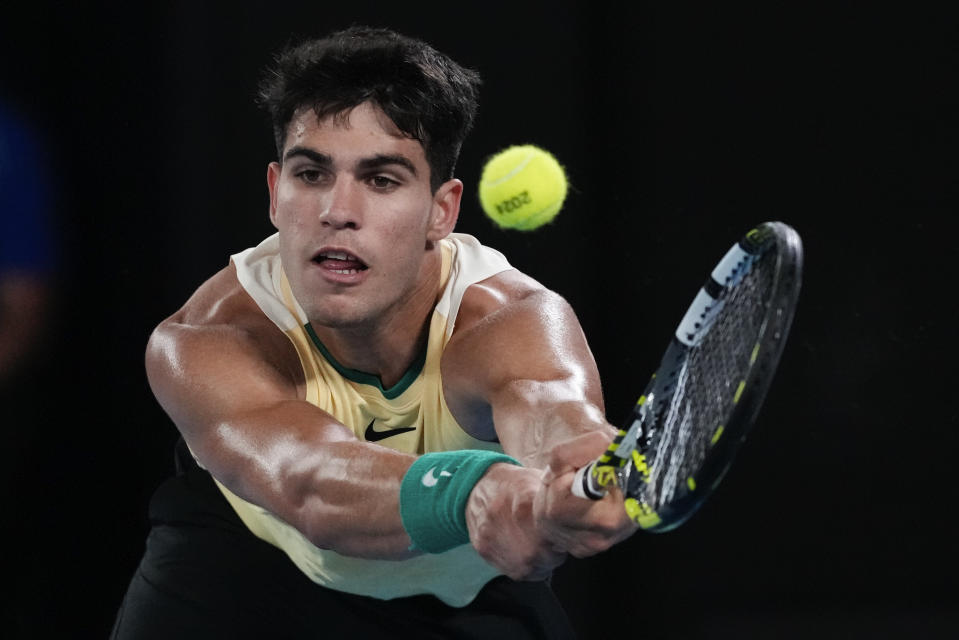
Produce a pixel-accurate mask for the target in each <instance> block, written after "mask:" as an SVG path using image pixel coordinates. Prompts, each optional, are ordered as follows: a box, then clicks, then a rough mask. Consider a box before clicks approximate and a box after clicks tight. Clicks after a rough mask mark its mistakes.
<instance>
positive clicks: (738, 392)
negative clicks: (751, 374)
mask: <svg viewBox="0 0 959 640" xmlns="http://www.w3.org/2000/svg"><path fill="white" fill-rule="evenodd" d="M745 388H746V381H745V380H740V381H739V387H737V388H736V395H734V396H733V404H736V403H738V402H739V398H740V396H742V395H743V389H745Z"/></svg>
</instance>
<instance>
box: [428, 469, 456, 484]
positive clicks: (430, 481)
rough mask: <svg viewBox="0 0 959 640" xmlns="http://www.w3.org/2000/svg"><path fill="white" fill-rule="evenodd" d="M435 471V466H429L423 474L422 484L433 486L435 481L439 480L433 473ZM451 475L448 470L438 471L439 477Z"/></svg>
mask: <svg viewBox="0 0 959 640" xmlns="http://www.w3.org/2000/svg"><path fill="white" fill-rule="evenodd" d="M434 471H436V467H430V470H429V471H427V472H426V473H424V474H423V486H424V487H435V486H436V483H437V482H439V481H440V479H439V478H437V477H436V475H435V474H434V473H433V472H434ZM451 475H453V474H452V473H450V472H449V471H440V477H443V476H451Z"/></svg>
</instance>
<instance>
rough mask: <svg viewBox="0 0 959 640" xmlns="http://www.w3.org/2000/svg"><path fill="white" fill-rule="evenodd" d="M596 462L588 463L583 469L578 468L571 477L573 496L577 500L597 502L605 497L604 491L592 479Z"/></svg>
mask: <svg viewBox="0 0 959 640" xmlns="http://www.w3.org/2000/svg"><path fill="white" fill-rule="evenodd" d="M594 466H596V461H593V462H590V463H589V464H588V465H586V466H585V467H580V468H579V469H578V470H577V471H576V475H575V476H573V487H572V490H573V495H574V496H576V497H577V498H587V499H589V500H599V499H600V498H602V497H603V496H605V495H606V490H605V489H604V488H603V487H601V486H600V485H598V484H596V479H595V478H594V477H593V474H592V471H593V467H594Z"/></svg>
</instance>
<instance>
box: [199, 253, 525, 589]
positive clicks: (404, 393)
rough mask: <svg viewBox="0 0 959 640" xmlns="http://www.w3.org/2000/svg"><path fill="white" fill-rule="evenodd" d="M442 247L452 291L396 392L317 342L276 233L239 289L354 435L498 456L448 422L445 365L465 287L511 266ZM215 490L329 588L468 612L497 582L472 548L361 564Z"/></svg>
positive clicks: (249, 257) (400, 446)
mask: <svg viewBox="0 0 959 640" xmlns="http://www.w3.org/2000/svg"><path fill="white" fill-rule="evenodd" d="M440 248H441V254H442V272H441V274H442V275H441V277H442V282H443V283H444V284H443V289H442V294H441V296H440V299H439V301H438V303H437V304H436V307H435V308H434V310H433V314H432V317H431V320H430V328H429V338H428V344H427V348H426V352H425V353H424V354H422V355H421V356H420V357H419V358H418V359H417V360H416V361H415V362H414V363H413V365H412V366H411V367H410V369H409V370H408V371H407V372H406V374H405V375H404V376H403V377H402V378H401V379H400V381H399V382H397V383H396V384H395V385H393V386H392V387H390V388H383V386H382V385H381V384H380V381H379V379H378V378H377V377H376V376H372V375H370V374H366V373H363V372H360V371H356V370H353V369H349V368H347V367H344V366H343V365H341V364H340V363H338V362H336V361H335V360H334V359H333V357H332V355H330V353H329V352H328V351H327V349H326V347H325V346H324V345H323V344H322V343H321V342H320V341H319V339H318V338H317V336H316V334H315V333H314V332H313V330H312V328H311V327H310V325H309V322H308V319H307V318H306V315H305V314H304V312H303V309H302V308H301V307H300V305H299V304H298V303H297V301H296V299H295V298H294V297H293V293H292V291H291V290H290V285H289V282H288V281H287V278H286V275H285V274H284V272H283V268H282V265H281V263H280V256H279V238H278V235H276V234H274V235H272V236H270V237H269V238H267V239H266V240H264V241H263V242H262V243H260V244H259V245H258V246H256V247H253V248H251V249H247V250H246V251H243V252H241V253H238V254H236V255H234V256H232V260H233V263H234V265H235V266H236V272H237V277H238V278H239V281H240V284H241V285H242V286H243V288H244V289H245V290H246V291H247V293H249V294H250V296H252V297H253V299H254V301H256V303H257V305H259V307H260V309H261V310H262V311H263V313H265V314H266V315H267V316H268V317H269V318H270V320H272V321H273V322H274V323H275V324H276V326H277V327H279V328H280V330H281V331H283V332H284V333H285V334H286V335H287V337H288V338H289V339H290V341H291V342H292V343H293V345H294V347H295V348H296V351H297V354H298V355H299V358H300V363H301V364H302V366H303V373H304V375H305V376H306V400H307V401H308V402H310V403H311V404H313V405H315V406H317V407H319V408H320V409H322V410H324V411H326V412H327V413H329V414H330V415H332V416H333V417H334V418H336V419H337V420H338V421H340V422H342V423H343V424H344V425H346V426H347V427H349V428H350V429H352V430H353V433H354V434H356V437H357V438H359V439H360V440H373V441H376V442H377V443H378V444H380V445H382V446H386V447H389V448H392V449H394V450H396V451H401V452H403V453H410V454H423V453H427V452H431V451H450V450H456V449H489V450H495V451H499V450H500V449H501V448H500V446H499V445H498V444H497V443H491V442H484V441H481V440H477V439H475V438H473V437H471V436H470V435H468V434H467V433H466V432H464V431H463V429H462V428H461V427H460V426H459V425H458V424H457V423H456V420H455V419H454V418H453V416H452V415H451V414H450V411H449V408H448V407H447V406H446V401H445V399H444V397H443V383H442V379H441V376H440V359H441V357H442V354H443V349H444V348H445V346H446V344H447V342H448V341H449V339H450V336H451V335H452V333H453V328H454V326H455V322H456V314H457V312H458V310H459V306H460V302H461V300H462V299H463V294H464V293H465V292H466V289H467V288H468V287H469V286H470V285H472V284H474V283H476V282H479V281H481V280H485V279H486V278H489V277H490V276H493V275H495V274H497V273H501V272H503V271H506V270H508V269H510V268H511V267H510V265H509V263H508V262H507V261H506V258H505V257H504V256H503V255H502V254H501V253H499V252H498V251H495V250H493V249H490V248H488V247H485V246H483V245H481V244H480V243H479V242H478V241H477V240H476V239H475V238H473V237H472V236H469V235H465V234H452V235H451V236H450V237H448V238H446V239H444V240H443V241H441V243H440ZM367 436H369V437H367ZM217 485H218V486H219V488H220V490H221V491H222V492H223V494H224V495H225V496H226V498H227V500H228V501H229V503H230V504H231V505H232V507H233V509H234V510H235V511H236V513H237V515H239V517H240V519H241V520H242V521H243V522H244V524H246V526H247V527H248V528H249V529H250V531H251V532H253V534H254V535H256V536H257V537H259V538H261V539H263V540H265V541H267V542H269V543H270V544H273V545H274V546H276V547H278V548H279V549H281V550H282V551H284V552H285V553H286V554H287V555H288V556H289V557H290V559H291V560H292V561H293V563H294V564H296V566H297V567H299V569H300V570H301V571H303V573H305V574H306V575H307V576H308V577H309V578H310V579H311V580H313V581H314V582H316V583H318V584H321V585H323V586H325V587H329V588H331V589H337V590H339V591H345V592H348V593H354V594H359V595H365V596H372V597H375V598H381V599H392V598H398V597H404V596H410V595H418V594H432V595H434V596H436V597H437V598H439V599H440V600H442V601H443V602H445V603H447V604H449V605H451V606H455V607H461V606H465V605H467V604H469V603H470V601H472V600H473V598H474V597H475V596H476V594H477V593H478V592H479V590H480V589H482V587H483V586H484V585H485V584H486V583H487V582H488V581H489V580H491V579H492V578H494V577H495V576H496V575H498V572H497V571H496V570H495V569H494V568H493V567H491V566H490V565H488V564H487V563H486V562H485V561H484V560H483V559H482V558H481V557H480V556H479V554H477V553H476V551H475V550H474V549H473V547H472V546H470V545H468V544H466V545H461V546H459V547H456V548H454V549H451V550H450V551H447V552H445V553H441V554H434V555H422V556H417V557H415V558H411V559H408V560H373V559H366V558H355V557H349V556H344V555H342V554H339V553H336V552H335V551H331V550H327V549H320V548H318V547H316V546H314V545H313V544H311V543H310V542H309V541H308V540H307V539H306V537H305V536H303V534H301V533H300V532H299V531H298V530H296V529H295V528H293V527H292V526H290V525H288V524H287V523H285V522H283V521H282V520H280V519H279V518H277V517H276V516H274V515H273V514H271V513H270V512H269V511H267V510H265V509H262V508H260V507H258V506H256V505H254V504H251V503H249V502H247V501H245V500H243V499H241V498H239V497H238V496H236V495H234V494H233V493H232V492H230V491H229V489H227V488H226V487H224V486H223V485H222V484H220V483H219V482H217Z"/></svg>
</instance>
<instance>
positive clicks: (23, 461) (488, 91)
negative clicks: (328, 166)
mask: <svg viewBox="0 0 959 640" xmlns="http://www.w3.org/2000/svg"><path fill="white" fill-rule="evenodd" d="M755 4H756V5H757V6H752V5H751V4H750V5H738V4H736V5H730V3H717V6H712V7H702V6H698V5H686V4H683V3H629V4H628V5H627V4H625V3H624V4H622V5H620V4H618V3H596V2H593V3H586V2H572V1H570V0H565V1H554V2H550V3H542V4H524V3H519V2H513V3H503V4H499V3H495V2H484V3H478V2H459V3H449V4H447V5H446V6H433V5H429V8H427V6H424V7H419V6H417V5H414V4H409V5H408V4H395V3H389V4H387V3H378V2H363V1H361V0H356V1H354V2H351V3H347V6H340V5H337V6H332V5H329V4H327V3H300V2H282V3H278V2H273V3H255V4H254V3H242V2H232V3H222V4H215V3H192V2H171V3H168V5H167V6H166V7H164V8H162V9H160V8H157V9H148V8H142V7H141V8H137V9H130V8H129V7H128V6H127V5H125V4H119V3H118V4H117V5H115V6H108V5H104V4H99V3H97V4H88V5H87V6H85V7H83V8H79V7H68V6H60V5H59V4H55V3H52V2H40V3H32V4H31V6H30V8H25V7H18V8H16V9H12V10H9V9H5V10H4V11H3V18H2V20H0V60H2V69H3V76H2V84H0V92H2V94H3V95H4V97H5V98H6V99H8V100H13V101H14V102H16V103H17V104H19V105H20V107H21V108H22V110H24V111H25V112H26V113H28V114H29V115H30V117H31V118H32V120H33V121H34V124H35V125H36V126H37V127H38V128H39V129H40V130H41V132H42V136H43V142H42V144H43V146H44V147H45V149H46V151H47V152H48V156H49V158H50V164H49V172H48V176H49V184H50V188H51V189H52V190H54V191H55V193H56V194H57V200H58V207H57V210H56V215H57V225H56V228H57V231H58V239H59V243H60V244H59V246H60V254H59V255H60V258H59V268H58V271H57V274H58V275H57V279H56V292H57V297H56V300H55V306H54V308H53V309H52V310H51V313H50V314H48V317H45V318H42V319H38V322H42V323H43V330H44V339H43V341H42V344H41V345H40V347H39V350H38V352H37V354H38V356H37V358H35V360H34V362H33V363H32V364H31V365H29V366H28V367H26V369H25V370H23V371H22V372H21V373H20V375H18V377H17V378H16V379H15V380H14V381H13V382H11V383H9V384H8V386H7V388H5V389H4V390H3V392H2V393H3V397H2V399H3V406H2V409H0V410H2V411H3V414H2V418H0V424H2V425H3V430H4V432H5V440H6V441H7V443H8V445H7V446H8V447H9V448H8V449H7V452H6V455H5V456H4V457H5V458H6V460H7V464H5V465H4V467H5V470H6V475H5V478H4V485H5V490H4V491H5V494H4V495H5V496H7V495H8V494H9V498H7V499H5V505H4V506H5V507H6V509H5V511H6V513H5V515H4V516H3V518H2V522H3V527H4V534H5V537H7V536H9V537H8V542H7V543H6V544H5V545H4V549H5V551H6V555H7V558H8V560H7V565H8V574H7V575H8V579H7V581H6V582H7V584H8V593H9V592H10V591H11V590H12V592H13V595H12V596H8V597H7V598H6V599H5V601H4V619H5V621H6V622H5V626H6V627H7V629H9V628H10V626H9V625H10V624H12V625H13V629H14V630H15V635H16V634H19V636H18V637H25V638H26V637H90V638H97V637H105V636H106V635H107V634H108V632H109V629H110V626H111V624H112V619H113V615H114V613H115V611H116V608H117V606H118V605H119V602H120V599H121V597H122V594H123V592H124V589H125V587H126V583H127V581H128V579H129V577H130V575H131V573H132V571H133V569H134V567H135V566H136V563H137V561H138V558H139V554H140V553H141V551H142V549H143V541H144V536H145V534H146V505H147V501H148V499H149V496H150V493H151V492H152V490H153V489H154V488H155V487H156V486H157V484H158V483H159V482H160V481H161V480H162V479H163V478H164V477H165V476H166V474H168V473H169V472H170V471H171V469H172V450H171V448H172V443H173V442H174V440H175V436H176V432H175V429H174V428H173V426H172V425H171V423H170V422H169V421H168V420H167V419H166V417H165V416H164V415H163V413H162V411H161V410H160V409H159V407H158V405H157V404H156V403H155V402H154V400H153V398H152V396H151V394H150V391H149V388H148V386H147V384H146V380H145V376H144V373H143V366H142V357H143V349H144V345H145V343H146V340H147V337H148V335H149V333H150V331H151V330H152V328H153V327H154V326H155V325H156V324H157V323H158V322H159V321H160V320H162V319H163V318H164V317H165V316H166V315H168V314H170V313H171V312H173V311H174V310H175V309H176V308H177V307H178V306H179V305H180V304H182V302H183V301H184V300H185V299H186V297H187V296H188V295H189V294H190V293H191V292H192V290H193V289H194V288H195V287H196V286H197V285H199V284H200V283H201V282H202V281H203V280H204V279H205V278H206V277H208V276H209V275H210V274H212V273H213V272H214V271H215V270H217V269H219V268H221V267H223V266H224V265H226V264H227V260H228V256H229V255H230V254H231V253H234V252H236V251H239V250H241V249H243V248H246V247H248V246H251V245H253V244H255V243H256V242H258V241H259V240H260V239H261V238H262V237H263V236H265V235H266V234H268V233H270V232H271V230H272V228H271V227H270V225H269V221H268V219H267V191H266V185H265V174H266V170H265V168H266V164H267V163H268V162H269V161H270V160H271V159H272V155H273V149H272V140H271V136H270V132H269V128H268V126H267V123H266V120H265V117H264V116H263V115H262V114H261V113H260V112H258V111H257V110H256V108H255V107H254V105H253V95H254V91H255V85H256V82H257V79H258V76H259V72H260V70H261V69H262V67H263V66H264V65H265V64H267V63H268V62H269V60H270V55H271V54H272V53H273V52H274V51H276V50H277V49H278V48H279V47H280V46H282V45H283V44H284V43H285V42H286V41H287V40H289V39H290V38H295V37H298V36H307V35H317V34H322V33H325V32H327V31H329V30H331V29H333V28H339V27H344V26H347V25H349V24H350V23H353V22H357V23H366V24H374V25H380V26H390V27H393V28H395V29H397V30H400V31H403V32H405V33H407V34H410V35H414V36H418V37H422V38H424V39H426V40H428V41H430V42H431V43H433V44H434V45H435V46H436V47H437V48H438V49H440V50H442V51H444V52H446V53H449V54H450V55H452V56H453V57H454V58H455V59H457V60H458V61H460V62H461V63H463V64H465V65H467V66H470V67H472V68H475V69H477V70H478V71H480V72H481V74H482V75H483V77H484V80H485V84H484V90H483V99H482V103H481V113H480V117H479V120H478V122H477V125H476V129H475V131H474V133H473V135H472V137H471V138H470V140H469V141H468V142H467V144H466V146H465V147H464V149H463V154H462V158H461V162H460V165H459V171H458V173H459V176H460V177H461V178H462V179H463V180H464V182H465V183H466V186H467V193H468V195H467V197H466V198H465V202H464V208H463V211H462V214H461V222H460V226H459V230H460V231H465V232H469V233H473V234H475V235H477V236H478V237H479V238H480V239H481V240H483V241H484V242H486V243H487V244H490V245H493V246H495V247H497V248H499V249H501V250H503V251H504V252H505V253H506V254H507V255H508V256H509V257H510V259H511V261H512V262H513V263H514V264H515V265H516V266H517V267H519V268H520V269H522V270H524V271H526V272H528V273H530V274H531V275H533V276H534V277H536V278H538V279H539V280H541V281H542V282H544V283H545V284H546V285H548V286H550V287H552V288H554V289H555V290H557V291H559V292H560V293H561V294H563V295H564V296H566V297H567V299H569V300H570V302H571V303H572V304H573V306H574V307H575V308H576V310H577V312H578V314H579V317H580V320H581V322H582V324H583V326H584V328H585V331H586V333H587V335H588V336H589V338H590V341H591V344H592V347H593V349H594V353H595V356H596V358H597V361H598V363H599V366H600V369H601V372H602V375H603V382H604V385H605V390H606V397H607V409H608V415H609V418H610V420H612V421H614V422H618V421H619V420H620V419H621V418H622V417H623V416H624V415H625V413H626V412H627V410H628V408H629V407H630V406H631V404H632V403H633V402H634V401H635V399H636V398H635V396H636V394H637V393H638V391H639V390H640V389H641V387H642V385H643V384H645V382H646V379H647V377H648V375H649V373H650V372H651V371H652V370H653V368H654V367H655V365H656V363H657V361H658V358H659V356H660V354H661V352H662V349H663V347H664V346H665V344H666V341H667V339H668V337H669V335H670V332H671V330H672V328H673V327H674V326H675V324H676V322H677V321H678V320H679V316H680V315H681V313H682V311H683V310H684V308H685V305H686V304H687V303H688V301H689V299H690V298H691V296H692V295H693V294H694V293H695V291H696V289H697V288H698V286H699V285H700V284H701V282H702V280H703V278H704V277H705V275H706V273H707V271H708V269H709V268H711V266H712V263H713V262H714V261H715V260H716V259H718V257H719V256H720V255H721V254H722V253H723V252H724V251H725V249H726V248H727V247H728V246H729V245H730V244H731V243H732V242H733V241H734V240H735V239H736V238H738V236H739V235H741V234H742V233H743V232H744V231H745V230H746V229H748V228H749V227H750V226H752V225H754V224H756V223H758V222H761V221H763V220H771V219H779V220H783V221H786V222H788V223H790V224H791V225H793V226H794V227H795V228H796V229H797V230H798V231H799V232H800V233H801V234H802V236H803V239H804V243H805V249H806V261H807V264H806V272H805V281H804V290H803V296H802V299H801V305H800V308H799V312H798V315H797V317H796V321H795V325H794V330H793V334H792V336H791V338H790V341H789V344H788V347H787V350H786V354H785V356H784V360H783V362H782V365H781V368H780V371H779V373H778V375H777V380H776V384H774V385H773V388H772V390H771V392H770V395H769V398H768V401H767V404H766V406H765V407H764V410H763V412H762V414H761V417H760V421H759V423H758V426H757V429H756V431H755V432H754V434H753V436H752V437H751V438H750V440H749V441H748V442H747V444H746V446H745V447H744V448H743V450H742V452H741V453H740V457H739V458H738V460H737V464H736V465H735V466H734V467H733V469H732V470H731V472H730V473H729V475H728V477H727V479H726V480H725V481H724V483H723V485H722V486H721V487H720V489H719V490H718V492H717V494H716V495H715V496H714V497H713V499H712V500H711V501H710V502H709V503H707V505H706V506H705V507H704V508H703V509H702V510H701V511H700V513H698V514H697V515H696V517H695V518H693V519H692V520H691V521H690V522H689V523H688V524H687V525H685V526H684V527H683V528H681V529H679V530H677V531H676V532H674V533H670V534H666V535H661V536H654V535H649V534H638V535H636V536H635V537H634V538H632V539H631V540H629V541H627V542H625V543H623V544H621V545H619V546H618V547H616V548H614V549H612V550H610V551H608V552H606V553H605V554H602V555H600V556H598V557H595V558H592V559H589V560H585V561H571V562H570V563H568V564H567V565H565V566H564V567H563V568H562V569H561V570H560V571H559V572H558V573H557V575H556V577H555V582H554V584H555V588H556V591H557V592H558V594H559V595H560V597H561V598H562V599H563V601H564V602H565V603H566V605H567V609H568V611H569V613H570V616H571V618H572V619H573V621H574V623H575V625H576V626H577V628H578V629H579V630H580V631H581V633H582V636H583V637H584V638H598V637H606V636H604V635H603V634H606V633H610V632H612V633H615V634H616V635H619V633H622V631H620V632H617V631H614V630H618V629H623V630H629V631H632V632H634V634H630V635H635V636H636V637H641V636H646V635H649V636H656V637H677V638H727V637H729V638H732V637H736V638H768V637H777V638H805V637H810V636H813V635H814V634H815V635H817V636H818V637H823V638H833V637H835V638H839V637H844V638H850V637H853V638H883V637H889V638H892V637H900V636H903V635H904V636H905V637H946V636H947V635H949V633H950V632H954V631H955V630H956V629H957V628H959V624H957V623H959V615H957V607H956V604H957V601H956V595H955V588H956V577H955V570H956V568H957V565H956V558H955V555H956V554H955V540H956V533H957V531H956V528H955V526H954V525H953V524H951V523H952V522H953V520H954V518H953V517H952V516H951V512H952V511H953V510H954V505H955V498H956V492H955V491H954V490H953V488H952V476H953V473H952V472H953V468H954V462H953V460H954V457H955V456H954V449H955V445H956V444H957V442H959V438H957V436H956V431H957V429H959V418H957V409H956V405H955V404H954V402H953V398H952V396H953V394H954V393H955V382H956V375H955V359H956V356H957V355H959V349H957V341H956V338H955V331H956V325H957V320H959V305H957V303H956V282H957V279H956V276H957V275H959V270H957V269H956V268H955V267H954V266H953V263H954V260H955V255H956V240H955V235H954V233H953V228H954V226H955V225H954V222H953V217H954V215H955V212H956V205H957V197H956V196H957V193H956V170H957V162H956V149H957V143H959V135H957V134H959V127H957V125H959V119H957V115H956V111H957V107H959V104H957V100H956V98H955V97H954V95H955V93H956V92H955V85H956V78H957V62H959V54H957V40H959V39H957V36H959V28H957V24H959V23H957V22H956V20H955V16H953V15H951V14H946V13H944V12H938V11H933V10H931V9H928V8H924V7H923V6H922V5H919V4H915V3H910V4H908V5H906V4H902V5H901V6H900V7H899V8H895V7H888V8H880V7H879V6H877V5H874V4H873V3H851V2H831V3H822V4H821V5H820V6H816V5H814V4H809V3H794V4H796V5H797V7H794V8H784V7H778V8H770V7H765V8H761V7H759V6H758V5H759V4H760V3H755ZM764 4H768V3H764ZM800 4H801V7H799V6H798V5H800ZM662 5H668V7H667V6H662ZM525 142H531V143H535V144H539V145H541V146H544V147H545V148H547V149H550V150H551V151H553V152H554V153H555V154H556V155H557V156H558V157H559V158H560V160H561V161H562V162H563V163H564V164H565V166H566V167H567V170H568V172H569V174H570V178H571V181H572V185H573V189H572V192H571V195H570V197H569V200H568V203H567V205H566V207H565V209H564V211H563V212H562V213H561V215H560V216H559V218H558V219H557V221H556V222H555V223H554V224H552V225H550V226H548V227H546V228H544V229H542V230H540V231H538V232H536V233H532V234H521V233H518V232H504V231H500V230H497V229H495V228H494V227H493V225H492V224H491V223H490V222H488V221H487V220H486V219H485V218H484V217H483V216H482V214H481V212H480V210H479V207H478V204H477V202H476V198H475V192H476V191H475V189H476V183H477V181H478V177H479V172H480V169H481V167H482V163H483V161H484V159H485V158H486V157H487V156H488V155H489V154H491V153H493V152H495V151H497V150H498V149H500V148H502V147H504V146H507V145H509V144H514V143H525ZM11 572H12V575H10V573H11ZM5 632H6V631H5ZM600 632H602V633H600Z"/></svg>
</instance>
